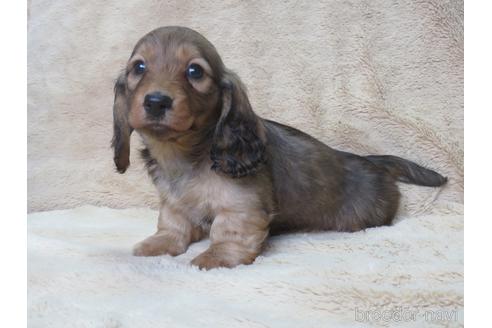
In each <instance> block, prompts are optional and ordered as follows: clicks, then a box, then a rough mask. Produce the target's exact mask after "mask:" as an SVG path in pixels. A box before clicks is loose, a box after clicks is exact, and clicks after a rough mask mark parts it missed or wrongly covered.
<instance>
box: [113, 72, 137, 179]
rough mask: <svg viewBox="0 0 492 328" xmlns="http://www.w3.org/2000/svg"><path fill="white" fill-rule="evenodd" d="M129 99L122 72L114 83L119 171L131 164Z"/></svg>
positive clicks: (114, 129)
mask: <svg viewBox="0 0 492 328" xmlns="http://www.w3.org/2000/svg"><path fill="white" fill-rule="evenodd" d="M128 112H129V106H128V99H127V87H126V76H125V73H122V74H121V75H120V76H119V77H118V79H117V80H116V83H115V85H114V105H113V139H112V140H111V147H113V149H114V164H115V165H116V170H118V172H119V173H125V171H126V169H127V168H128V166H129V165H130V135H131V133H132V131H133V129H132V128H131V127H130V124H129V123H128Z"/></svg>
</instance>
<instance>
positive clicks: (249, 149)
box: [210, 72, 266, 178]
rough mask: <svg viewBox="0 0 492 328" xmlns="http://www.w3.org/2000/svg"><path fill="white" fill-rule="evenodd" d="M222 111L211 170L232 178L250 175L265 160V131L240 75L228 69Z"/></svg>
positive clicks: (216, 130)
mask: <svg viewBox="0 0 492 328" xmlns="http://www.w3.org/2000/svg"><path fill="white" fill-rule="evenodd" d="M221 89H222V112H221V115H220V118H219V120H218V123H217V126H216V128H215V133H214V140H213V144H212V149H211V154H210V156H211V159H212V161H213V165H212V169H214V170H216V171H221V172H223V173H225V174H227V175H229V176H231V177H233V178H239V177H243V176H246V175H250V174H253V173H255V172H256V171H257V169H258V168H259V165H260V164H261V163H263V162H264V161H265V144H266V133H265V127H264V126H263V124H262V122H261V120H260V119H259V118H258V116H256V114H255V113H254V112H253V109H252V108H251V104H250V103H249V100H248V96H247V94H246V88H245V87H244V85H243V84H242V82H241V80H240V79H239V77H238V76H237V75H236V74H234V73H232V72H227V73H226V74H225V77H224V78H223V79H222V81H221Z"/></svg>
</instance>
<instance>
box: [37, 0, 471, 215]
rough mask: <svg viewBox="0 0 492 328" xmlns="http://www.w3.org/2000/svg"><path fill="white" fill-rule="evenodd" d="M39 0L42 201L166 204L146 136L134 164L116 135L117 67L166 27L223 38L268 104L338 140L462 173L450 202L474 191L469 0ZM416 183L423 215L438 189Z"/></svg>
mask: <svg viewBox="0 0 492 328" xmlns="http://www.w3.org/2000/svg"><path fill="white" fill-rule="evenodd" d="M28 9H29V12H28V210H29V211H39V210H50V209H60V208H71V207H75V206H79V205H81V204H93V205H99V206H109V207H116V208H125V207H135V206H137V207H142V206H148V205H150V206H155V204H156V203H155V202H156V199H157V197H156V196H155V194H154V189H153V186H152V185H151V182H150V179H148V178H147V176H146V173H145V171H144V169H143V166H142V165H141V161H140V160H139V158H138V156H136V153H137V152H136V151H135V150H136V149H138V147H139V146H140V141H139V139H138V137H134V138H133V140H132V147H133V148H132V149H133V154H132V160H133V161H132V165H131V167H130V169H129V171H128V172H127V174H125V175H119V174H116V173H115V170H114V168H113V163H112V153H111V150H110V148H109V142H110V139H111V134H112V131H111V129H112V122H111V120H112V112H111V107H112V100H113V93H112V87H113V81H114V78H115V77H116V75H117V73H118V72H119V70H120V69H121V68H122V67H123V66H124V64H125V61H126V60H127V58H128V56H129V55H130V52H131V50H132V47H133V45H134V44H135V42H136V41H137V40H138V39H139V38H140V37H141V36H142V35H143V34H145V33H146V32H148V31H150V30H152V29H154V28H156V27H159V26H162V25H184V26H188V27H191V28H194V29H196V30H198V31H199V32H201V33H202V34H204V35H205V36H206V37H207V38H208V39H209V40H210V41H211V42H212V43H214V44H215V46H216V47H217V49H218V50H219V52H220V54H221V55H222V57H223V60H224V62H225V63H226V65H227V66H228V67H229V68H232V69H234V70H235V71H237V73H238V74H239V75H240V76H241V78H242V79H243V81H244V83H245V84H246V85H247V86H248V87H249V94H250V100H251V102H252V104H253V106H254V108H255V110H256V111H257V112H258V113H259V114H260V115H261V116H263V117H266V118H269V119H274V120H278V121H280V122H282V123H286V124H289V125H292V126H295V127H297V128H300V129H302V130H304V131H306V132H308V133H310V134H312V135H314V136H315V137H317V138H319V139H321V140H322V141H324V142H326V143H327V144H329V145H330V146H333V147H336V148H340V149H344V150H347V151H352V152H357V153H362V154H369V153H371V154H373V153H374V154H376V153H377V154H382V153H391V154H395V155H400V156H403V157H406V158H409V159H412V160H415V161H417V162H418V163H421V164H424V165H427V166H430V167H433V168H435V169H437V170H438V171H440V172H442V173H443V174H445V175H447V176H449V177H450V183H449V185H448V186H447V187H446V188H445V189H444V190H443V191H442V192H441V193H440V195H439V197H438V198H437V201H438V202H440V201H443V202H447V201H453V202H458V203H462V202H463V3H462V1H447V0H442V1H439V0H421V1H387V0H367V1H359V0H357V1H335V0H332V1H239V0H230V1H208V0H202V1H190V0H184V1H148V0H146V1H121V0H118V1H114V0H109V1H87V0H64V1H61V0H59V1H54V0H49V1H47V0H32V1H29V2H28ZM403 189H404V193H405V199H404V201H403V202H404V206H403V208H404V209H410V213H414V212H416V211H417V210H419V209H420V210H421V209H424V210H427V209H429V208H431V206H430V203H432V202H433V201H434V200H435V199H436V197H437V193H438V192H437V191H436V190H433V189H428V188H415V187H407V186H404V187H403ZM426 204H427V205H426ZM434 204H435V202H434ZM428 205H429V206H428Z"/></svg>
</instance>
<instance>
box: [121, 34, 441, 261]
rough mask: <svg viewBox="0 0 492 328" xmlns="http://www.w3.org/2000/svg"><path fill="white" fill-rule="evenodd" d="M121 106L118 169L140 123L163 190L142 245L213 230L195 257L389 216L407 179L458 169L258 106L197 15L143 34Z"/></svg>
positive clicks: (257, 247) (431, 180)
mask: <svg viewBox="0 0 492 328" xmlns="http://www.w3.org/2000/svg"><path fill="white" fill-rule="evenodd" d="M113 112H114V113H113V114H114V137H113V140H112V147H113V148H114V162H115V164H116V168H117V170H118V172H120V173H124V172H125V170H126V169H127V167H128V165H129V153H130V144H129V138H130V134H131V133H132V131H133V130H136V131H137V132H138V133H139V134H140V136H141V137H142V140H143V144H144V146H145V148H144V149H143V150H142V151H141V154H142V157H143V159H144V160H145V162H146V166H147V170H148V172H149V174H150V176H151V177H152V180H153V182H154V184H155V186H156V187H157V191H158V194H159V197H160V213H159V218H158V224H157V232H156V233H155V234H154V235H152V236H150V237H148V238H147V239H145V240H143V241H142V242H140V243H138V244H137V245H136V246H135V248H134V251H133V252H134V255H137V256H157V255H161V254H169V255H172V256H176V255H179V254H182V253H184V252H185V251H186V249H187V248H188V246H189V245H190V243H193V242H196V241H199V240H200V239H202V238H204V237H206V236H207V235H209V237H210V241H211V244H210V247H209V248H208V249H207V250H206V251H205V252H203V253H202V254H200V255H199V256H197V257H196V258H195V259H193V261H192V262H191V263H192V264H193V265H196V266H198V267H199V268H205V269H211V268H215V267H229V268H231V267H234V266H236V265H239V264H250V263H252V262H253V261H254V260H255V258H256V257H257V256H258V254H259V253H260V252H261V249H262V245H263V243H264V241H265V239H266V238H267V237H268V235H269V234H278V233H282V232H288V231H300V230H302V231H309V230H336V231H348V232H351V231H359V230H362V229H366V228H369V227H375V226H381V225H388V224H390V223H391V221H392V220H393V218H394V216H395V213H396V210H397V208H398V202H399V198H400V194H399V191H398V187H397V185H396V182H397V181H401V182H406V183H412V184H417V185H422V186H432V187H437V186H441V185H443V184H445V183H446V181H447V179H446V178H444V177H442V176H441V175H439V174H438V173H436V172H434V171H431V170H429V169H426V168H423V167H421V166H419V165H417V164H415V163H413V162H410V161H408V160H405V159H402V158H399V157H395V156H358V155H354V154H350V153H346V152H342V151H337V150H334V149H332V148H330V147H328V146H327V145H325V144H323V143H321V142H320V141H318V140H316V139H315V138H313V137H311V136H309V135H307V134H305V133H303V132H301V131H299V130H297V129H294V128H292V127H289V126H286V125H283V124H279V123H276V122H273V121H270V120H266V119H262V118H260V117H258V116H257V115H256V114H255V113H254V112H253V109H252V108H251V104H250V102H249V100H248V96H247V94H246V88H245V87H244V85H243V84H242V83H241V80H240V79H239V78H238V76H237V75H236V74H234V73H233V72H232V71H230V70H229V69H227V68H226V67H225V66H224V64H223V63H222V60H221V58H220V56H219V55H218V53H217V50H216V49H215V48H214V46H213V45H212V44H211V43H210V42H209V41H207V40H206V39H205V38H204V37H203V36H202V35H200V34H199V33H197V32H195V31H193V30H191V29H188V28H185V27H177V26H169V27H162V28H158V29H156V30H154V31H152V32H150V33H149V34H147V35H145V36H144V37H143V38H142V39H141V40H140V41H138V43H137V45H136V46H135V49H134V50H133V53H132V54H131V57H130V59H129V61H128V64H127V66H126V69H125V70H124V72H122V73H121V75H120V76H119V77H118V79H117V82H116V85H115V99H114V109H113Z"/></svg>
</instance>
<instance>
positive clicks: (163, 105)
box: [144, 92, 173, 117]
mask: <svg viewBox="0 0 492 328" xmlns="http://www.w3.org/2000/svg"><path fill="white" fill-rule="evenodd" d="M172 105H173V100H172V99H171V97H169V96H166V95H163V94H162V93H160V92H154V93H150V94H148V95H146V96H145V99H144V108H145V111H146V112H147V113H148V114H150V115H152V116H156V117H157V116H161V115H164V113H165V112H166V110H168V109H170V108H171V106H172Z"/></svg>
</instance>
